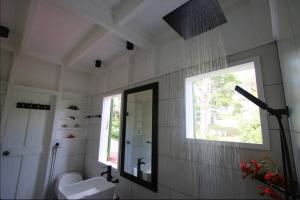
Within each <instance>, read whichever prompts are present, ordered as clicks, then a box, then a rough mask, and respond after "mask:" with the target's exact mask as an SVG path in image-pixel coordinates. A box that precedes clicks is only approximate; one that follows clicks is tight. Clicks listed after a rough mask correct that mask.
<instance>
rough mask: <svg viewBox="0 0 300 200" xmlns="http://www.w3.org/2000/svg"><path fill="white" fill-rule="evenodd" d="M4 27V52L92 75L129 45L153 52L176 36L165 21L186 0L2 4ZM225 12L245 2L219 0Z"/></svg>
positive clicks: (48, 0) (59, 0)
mask: <svg viewBox="0 0 300 200" xmlns="http://www.w3.org/2000/svg"><path fill="white" fill-rule="evenodd" d="M0 1H1V24H3V25H5V26H7V27H9V28H10V30H11V34H10V37H9V38H8V39H1V48H5V49H9V50H13V51H21V53H23V54H27V55H30V56H33V57H37V58H40V59H43V60H46V61H49V62H52V63H55V64H59V65H64V66H65V67H66V68H70V69H74V70H80V71H84V72H88V73H93V72H94V71H95V70H97V68H95V67H94V62H95V60H96V59H99V60H102V62H103V63H104V65H105V63H107V62H109V61H110V60H112V59H113V58H114V57H115V56H118V55H121V54H124V53H126V52H127V51H128V50H126V41H130V42H132V43H134V44H135V48H136V49H150V48H151V47H152V46H153V44H154V43H155V42H157V41H160V40H161V38H164V37H165V36H166V35H167V36H168V35H173V36H174V35H175V36H176V33H175V32H174V31H173V30H172V29H171V28H170V27H169V26H168V25H167V24H166V23H165V22H164V21H163V20H162V17H163V16H165V15H166V14H168V13H169V12H171V11H172V10H174V9H175V8H177V7H179V6H180V5H182V4H184V3H185V2H187V1H188V0H163V1H162V0H84V1H83V0H42V1H41V0H40V1H33V0H22V1H19V0H0ZM219 1H220V4H221V7H222V8H223V9H224V12H225V15H226V12H231V11H232V10H233V9H234V8H235V7H238V6H243V5H244V4H247V2H248V1H249V0H244V1H243V2H244V3H241V1H238V0H219Z"/></svg>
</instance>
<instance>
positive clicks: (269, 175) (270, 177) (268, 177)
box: [264, 172, 274, 181]
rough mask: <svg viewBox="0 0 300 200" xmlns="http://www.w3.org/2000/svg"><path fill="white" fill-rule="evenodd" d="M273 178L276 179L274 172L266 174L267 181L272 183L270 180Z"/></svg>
mask: <svg viewBox="0 0 300 200" xmlns="http://www.w3.org/2000/svg"><path fill="white" fill-rule="evenodd" d="M273 177H274V174H273V173H272V172H268V173H266V174H265V177H264V178H265V180H266V181H270V180H272V178H273Z"/></svg>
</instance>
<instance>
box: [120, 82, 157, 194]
mask: <svg viewBox="0 0 300 200" xmlns="http://www.w3.org/2000/svg"><path fill="white" fill-rule="evenodd" d="M123 98H124V99H123V114H122V115H123V116H122V117H123V123H122V154H121V176H123V177H125V178H127V179H129V180H131V181H133V182H135V183H137V184H140V185H142V186H144V187H146V188H149V189H151V190H153V191H155V192H156V191H157V167H158V164H157V160H158V158H157V156H158V149H157V148H158V147H157V146H158V140H157V138H158V135H157V132H158V82H155V83H151V84H147V85H144V86H140V87H136V88H132V89H128V90H125V91H124V95H123Z"/></svg>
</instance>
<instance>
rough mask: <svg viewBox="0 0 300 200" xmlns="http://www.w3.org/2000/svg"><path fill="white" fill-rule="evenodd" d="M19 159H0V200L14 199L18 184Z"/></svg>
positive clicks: (12, 157)
mask: <svg viewBox="0 0 300 200" xmlns="http://www.w3.org/2000/svg"><path fill="white" fill-rule="evenodd" d="M20 164H21V157H19V156H18V157H15V156H10V157H6V158H3V157H2V159H1V199H14V198H15V192H16V187H17V182H18V176H19V173H18V172H19V169H20Z"/></svg>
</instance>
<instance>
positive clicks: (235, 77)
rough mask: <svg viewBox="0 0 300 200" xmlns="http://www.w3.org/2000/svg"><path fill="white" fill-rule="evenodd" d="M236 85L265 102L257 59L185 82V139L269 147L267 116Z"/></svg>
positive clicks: (190, 78) (188, 79)
mask: <svg viewBox="0 0 300 200" xmlns="http://www.w3.org/2000/svg"><path fill="white" fill-rule="evenodd" d="M236 85H239V86H240V87H242V88H244V89H245V90H247V91H248V92H250V93H251V94H252V95H254V96H256V97H259V98H260V99H262V100H264V95H263V89H262V79H261V72H260V68H259V60H258V59H252V61H249V60H248V61H247V62H244V63H242V64H238V65H234V66H232V67H229V68H226V69H222V70H217V71H214V72H210V73H206V74H200V75H197V76H193V77H189V78H186V80H185V89H186V138H191V139H200V140H206V141H217V142H223V143H224V142H227V143H235V144H237V143H239V144H242V145H240V146H243V144H244V145H246V146H247V145H248V147H250V146H251V145H252V146H253V145H255V146H256V147H257V146H258V145H259V146H265V147H266V146H268V138H267V137H266V130H267V128H266V126H267V123H266V113H265V112H264V111H261V110H260V109H259V108H258V107H257V106H256V105H254V104H253V103H252V102H250V101H248V100H247V99H246V98H244V97H243V96H242V95H240V94H239V93H237V92H235V90H234V88H235V86H236ZM262 148H264V147H262Z"/></svg>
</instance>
